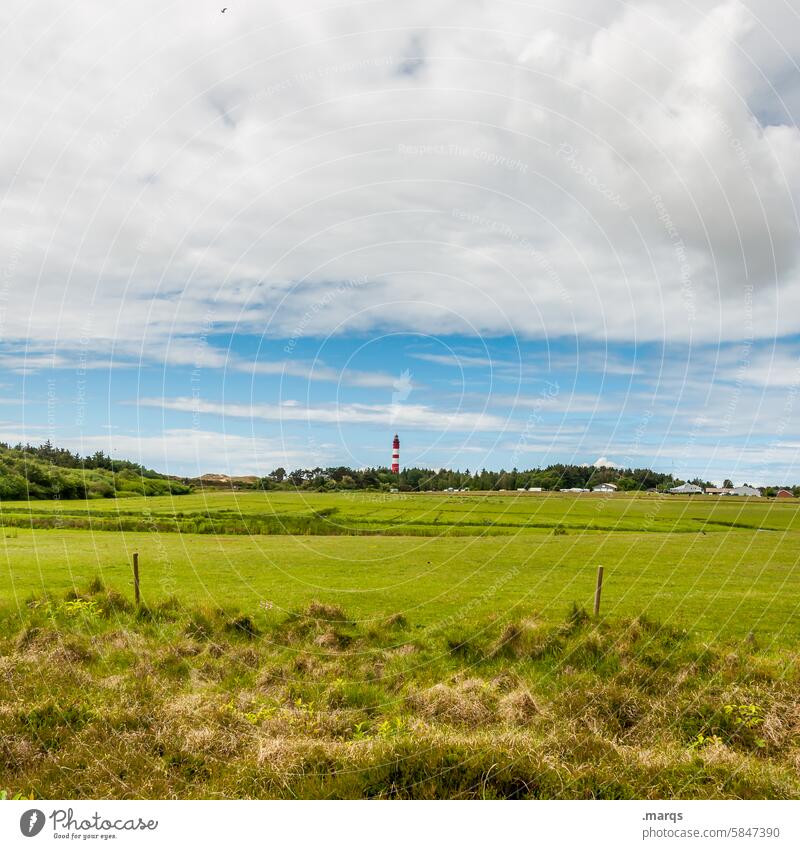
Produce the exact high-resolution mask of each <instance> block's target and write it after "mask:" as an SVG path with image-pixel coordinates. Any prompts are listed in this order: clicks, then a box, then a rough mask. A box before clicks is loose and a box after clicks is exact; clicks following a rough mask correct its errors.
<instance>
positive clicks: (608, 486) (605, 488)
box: [592, 483, 617, 492]
mask: <svg viewBox="0 0 800 849" xmlns="http://www.w3.org/2000/svg"><path fill="white" fill-rule="evenodd" d="M616 491H617V485H616V484H615V483H599V484H597V486H596V487H594V488H593V489H592V492H616Z"/></svg>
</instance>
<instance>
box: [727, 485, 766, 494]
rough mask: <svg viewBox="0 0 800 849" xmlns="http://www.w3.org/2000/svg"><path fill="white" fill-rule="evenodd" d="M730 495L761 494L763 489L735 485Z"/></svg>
mask: <svg viewBox="0 0 800 849" xmlns="http://www.w3.org/2000/svg"><path fill="white" fill-rule="evenodd" d="M728 494H729V495H755V496H760V495H761V490H760V489H756V488H755V487H754V486H735V487H734V488H733V489H732V490H730V492H729V493H728Z"/></svg>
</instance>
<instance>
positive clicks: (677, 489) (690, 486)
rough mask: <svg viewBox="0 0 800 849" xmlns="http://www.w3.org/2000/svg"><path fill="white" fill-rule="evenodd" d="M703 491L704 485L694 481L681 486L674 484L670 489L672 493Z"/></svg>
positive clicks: (681, 493) (691, 493)
mask: <svg viewBox="0 0 800 849" xmlns="http://www.w3.org/2000/svg"><path fill="white" fill-rule="evenodd" d="M702 492H703V487H701V486H697V485H696V484H693V483H684V484H681V485H680V486H673V487H672V489H671V490H670V493H671V494H672V495H697V494H698V493H702Z"/></svg>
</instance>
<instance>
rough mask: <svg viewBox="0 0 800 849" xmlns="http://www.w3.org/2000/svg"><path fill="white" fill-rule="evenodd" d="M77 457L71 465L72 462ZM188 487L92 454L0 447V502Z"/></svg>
mask: <svg viewBox="0 0 800 849" xmlns="http://www.w3.org/2000/svg"><path fill="white" fill-rule="evenodd" d="M76 458H77V461H76ZM191 491H192V487H191V486H190V485H188V484H186V483H182V482H180V481H177V480H173V479H171V478H166V477H164V476H163V475H159V474H158V473H157V472H153V471H151V470H149V469H145V468H143V467H142V466H140V465H138V464H137V463H130V462H128V461H125V460H113V461H112V460H111V458H110V457H107V456H106V455H104V454H102V452H98V453H97V454H95V455H93V456H92V457H86V458H81V457H79V456H78V455H77V454H72V453H71V452H69V451H67V450H66V449H63V448H54V447H53V446H52V445H51V444H50V443H49V442H46V443H45V444H44V445H40V446H32V445H21V444H20V445H15V446H10V445H8V444H7V443H0V500H3V501H21V500H25V499H29V498H62V499H73V498H118V497H124V496H133V495H168V494H172V495H183V494H186V493H189V492H191Z"/></svg>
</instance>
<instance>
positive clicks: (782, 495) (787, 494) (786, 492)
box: [775, 489, 794, 498]
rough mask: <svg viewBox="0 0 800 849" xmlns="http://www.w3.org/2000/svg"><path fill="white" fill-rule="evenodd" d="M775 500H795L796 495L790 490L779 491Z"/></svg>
mask: <svg viewBox="0 0 800 849" xmlns="http://www.w3.org/2000/svg"><path fill="white" fill-rule="evenodd" d="M775 498H794V495H793V494H792V491H791V490H790V489H779V490H778V491H777V492H776V493H775Z"/></svg>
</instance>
